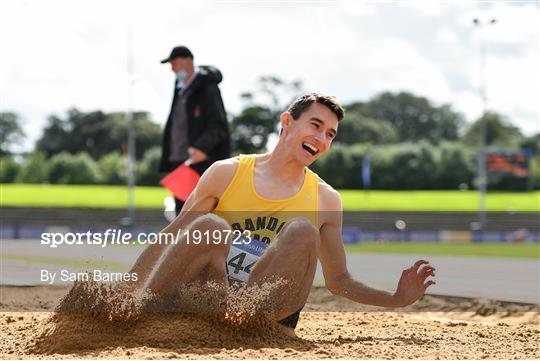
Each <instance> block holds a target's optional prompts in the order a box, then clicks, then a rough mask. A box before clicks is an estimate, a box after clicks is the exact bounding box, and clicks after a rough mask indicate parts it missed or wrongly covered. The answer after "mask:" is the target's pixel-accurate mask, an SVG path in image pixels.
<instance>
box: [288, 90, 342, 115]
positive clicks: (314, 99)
mask: <svg viewBox="0 0 540 361" xmlns="http://www.w3.org/2000/svg"><path fill="white" fill-rule="evenodd" d="M313 103H319V104H322V105H324V106H325V107H327V108H328V109H330V110H331V111H332V112H333V113H334V114H335V115H336V117H337V119H338V122H339V121H341V120H342V119H343V118H344V117H345V110H344V109H343V108H342V107H341V105H340V104H339V103H338V101H337V99H336V98H334V97H333V96H331V95H324V94H320V93H309V94H305V95H302V96H300V97H298V98H296V100H295V101H294V102H292V104H291V105H290V106H289V109H287V111H288V112H289V113H290V114H291V115H292V117H293V119H295V120H296V119H298V118H300V115H302V113H303V112H305V111H306V110H307V109H308V108H309V107H310V106H311V104H313Z"/></svg>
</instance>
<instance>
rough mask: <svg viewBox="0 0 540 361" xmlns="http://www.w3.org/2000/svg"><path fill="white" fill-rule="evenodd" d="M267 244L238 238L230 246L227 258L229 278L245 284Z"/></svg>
mask: <svg viewBox="0 0 540 361" xmlns="http://www.w3.org/2000/svg"><path fill="white" fill-rule="evenodd" d="M266 248H268V244H266V243H264V242H261V241H258V240H256V239H252V238H249V237H238V238H237V239H235V240H234V241H233V242H232V244H231V249H230V251H229V255H228V256H227V274H228V276H229V277H230V278H232V279H234V280H236V281H240V282H244V283H245V282H247V281H248V279H249V275H250V274H251V270H252V269H253V267H254V266H255V263H256V262H257V261H258V260H259V258H261V256H262V255H263V253H264V251H265V250H266Z"/></svg>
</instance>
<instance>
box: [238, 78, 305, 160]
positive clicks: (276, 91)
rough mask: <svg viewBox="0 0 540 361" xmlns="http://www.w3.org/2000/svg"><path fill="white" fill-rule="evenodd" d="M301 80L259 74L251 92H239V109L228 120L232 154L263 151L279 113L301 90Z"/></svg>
mask: <svg viewBox="0 0 540 361" xmlns="http://www.w3.org/2000/svg"><path fill="white" fill-rule="evenodd" d="M301 89H302V82H301V81H299V80H295V81H290V82H288V81H284V80H282V79H280V78H279V77H277V76H275V75H265V76H261V77H259V79H258V81H257V88H256V90H255V91H248V92H244V93H242V94H241V98H242V99H243V101H244V102H245V107H244V109H243V110H242V112H241V113H240V114H239V115H237V116H236V117H234V118H233V120H232V123H231V143H232V144H231V146H232V151H233V153H236V154H238V153H260V152H262V151H265V150H266V145H267V143H268V137H269V135H270V134H272V133H276V134H277V129H278V128H277V125H278V123H279V116H280V114H281V113H282V112H283V111H284V110H285V109H287V107H288V106H289V104H290V103H291V102H292V101H293V100H294V99H295V98H296V97H298V96H299V95H300V94H301V93H302V91H301Z"/></svg>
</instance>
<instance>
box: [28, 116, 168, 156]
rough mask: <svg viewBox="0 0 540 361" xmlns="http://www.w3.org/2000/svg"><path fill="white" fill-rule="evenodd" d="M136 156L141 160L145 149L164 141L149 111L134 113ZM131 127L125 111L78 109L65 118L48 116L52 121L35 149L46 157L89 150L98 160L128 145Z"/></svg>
mask: <svg viewBox="0 0 540 361" xmlns="http://www.w3.org/2000/svg"><path fill="white" fill-rule="evenodd" d="M133 123H134V127H135V132H136V136H135V145H136V157H137V159H141V158H142V156H143V155H144V153H145V152H146V150H148V149H149V148H151V147H152V146H156V145H159V144H161V128H160V126H159V125H157V124H155V123H153V122H152V121H151V120H150V118H149V115H148V113H147V112H135V113H133ZM127 133H128V126H127V122H126V119H125V114H124V113H109V114H106V113H103V112H101V111H96V112H89V113H83V112H80V111H78V110H77V109H71V110H69V111H68V112H67V115H66V118H65V119H62V118H59V117H58V116H56V115H52V116H50V117H49V123H48V125H47V126H46V127H45V129H44V131H43V135H42V136H41V138H40V139H39V140H38V142H37V144H36V149H37V150H39V151H43V152H45V153H46V154H47V156H49V157H50V156H53V155H55V154H58V153H61V152H68V153H71V154H75V153H79V152H87V153H88V154H89V155H90V156H91V157H92V158H94V159H99V158H101V157H102V156H104V155H105V154H108V153H111V152H115V151H116V152H118V151H122V150H123V148H125V146H126V144H127Z"/></svg>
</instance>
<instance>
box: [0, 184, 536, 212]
mask: <svg viewBox="0 0 540 361" xmlns="http://www.w3.org/2000/svg"><path fill="white" fill-rule="evenodd" d="M0 193H1V194H0V196H1V197H0V198H1V201H0V203H1V205H2V206H14V207H90V208H126V207H127V198H128V194H127V188H126V187H125V186H108V185H85V186H77V185H34V184H2V185H1V192H0ZM340 193H341V195H342V198H343V208H344V209H345V210H349V211H353V210H357V211H364V210H371V211H375V210H377V211H476V210H478V194H477V192H474V191H466V192H461V191H370V192H364V191H358V190H341V191H340ZM167 195H169V192H168V191H167V190H166V189H164V188H161V187H137V188H136V191H135V203H136V206H137V207H138V208H150V209H162V208H163V198H164V197H166V196H167ZM487 210H488V211H516V212H520V211H521V212H523V211H527V212H540V192H538V191H536V192H527V193H502V192H501V193H495V192H493V193H489V194H488V196H487Z"/></svg>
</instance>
